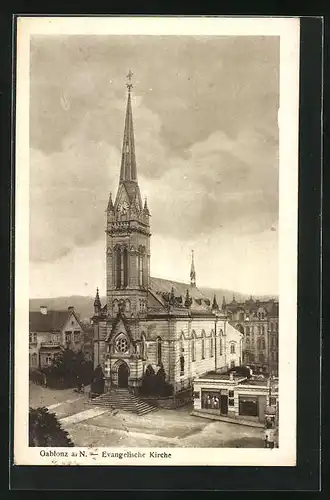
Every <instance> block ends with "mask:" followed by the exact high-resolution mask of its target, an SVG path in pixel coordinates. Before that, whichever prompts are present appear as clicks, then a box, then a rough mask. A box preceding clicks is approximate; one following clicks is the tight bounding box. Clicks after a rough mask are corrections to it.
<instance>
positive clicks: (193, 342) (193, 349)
mask: <svg viewBox="0 0 330 500" xmlns="http://www.w3.org/2000/svg"><path fill="white" fill-rule="evenodd" d="M195 339H196V334H195V332H194V331H193V332H192V338H191V361H196V340H195Z"/></svg>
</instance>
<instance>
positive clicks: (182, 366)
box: [180, 354, 184, 375]
mask: <svg viewBox="0 0 330 500" xmlns="http://www.w3.org/2000/svg"><path fill="white" fill-rule="evenodd" d="M183 374H184V356H183V355H182V354H181V356H180V375H183Z"/></svg>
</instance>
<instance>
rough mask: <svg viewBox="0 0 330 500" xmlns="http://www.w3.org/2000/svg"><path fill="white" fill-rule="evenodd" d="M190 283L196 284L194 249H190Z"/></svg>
mask: <svg viewBox="0 0 330 500" xmlns="http://www.w3.org/2000/svg"><path fill="white" fill-rule="evenodd" d="M190 284H191V286H193V287H195V286H196V271H195V262H194V251H193V250H192V251H191V269H190Z"/></svg>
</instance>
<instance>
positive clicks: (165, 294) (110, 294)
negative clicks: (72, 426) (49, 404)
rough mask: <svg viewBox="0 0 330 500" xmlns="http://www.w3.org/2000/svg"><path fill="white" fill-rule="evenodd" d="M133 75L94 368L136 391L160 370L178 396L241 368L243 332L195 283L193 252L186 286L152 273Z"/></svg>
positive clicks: (98, 308) (111, 382)
mask: <svg viewBox="0 0 330 500" xmlns="http://www.w3.org/2000/svg"><path fill="white" fill-rule="evenodd" d="M128 77H129V80H128V84H127V88H128V97H127V107H126V117H125V128H124V139H123V145H122V157H121V169H120V180H119V186H118V190H117V194H116V197H115V198H114V200H113V199H112V196H111V193H110V197H109V203H108V206H107V212H106V295H107V302H106V304H103V305H102V304H101V302H100V297H99V293H98V290H97V293H96V297H95V301H94V316H93V318H92V322H93V328H94V364H95V367H96V366H98V365H100V366H101V367H102V370H103V372H104V374H105V377H106V389H110V388H111V387H120V388H127V387H128V388H129V389H130V390H131V391H132V392H138V388H139V387H140V386H141V383H142V377H143V375H144V373H145V371H146V369H147V368H148V367H150V366H151V367H152V368H153V370H154V371H155V372H156V373H157V371H158V370H159V368H160V367H162V368H163V369H164V371H165V377H166V381H167V382H168V383H169V384H171V385H172V386H173V389H174V392H175V393H176V392H179V391H181V390H183V389H186V388H188V387H192V381H193V379H194V378H195V377H196V376H199V375H202V374H205V373H207V372H210V371H218V370H220V371H224V370H226V369H228V368H230V367H233V366H237V365H240V364H241V362H242V341H243V335H242V333H241V332H239V331H238V330H237V329H236V328H235V327H234V326H233V325H231V324H229V322H228V321H227V318H226V316H225V314H224V313H223V312H222V311H221V310H220V309H219V307H218V304H217V302H216V299H215V297H214V299H213V302H212V303H211V301H210V299H209V298H207V297H206V296H205V295H204V294H203V293H202V292H201V291H200V290H199V289H198V287H197V286H196V271H195V265H194V256H193V254H192V262H191V271H190V283H189V284H188V283H187V284H186V283H179V282H174V281H170V280H165V279H160V278H153V277H151V276H150V238H151V231H150V217H151V214H150V211H149V208H148V205H147V201H146V200H145V201H144V203H143V202H142V197H141V193H140V188H139V184H138V176H137V163H136V157H135V145H134V131H133V116H132V104H131V89H132V84H131V73H129V75H128ZM187 274H188V273H187Z"/></svg>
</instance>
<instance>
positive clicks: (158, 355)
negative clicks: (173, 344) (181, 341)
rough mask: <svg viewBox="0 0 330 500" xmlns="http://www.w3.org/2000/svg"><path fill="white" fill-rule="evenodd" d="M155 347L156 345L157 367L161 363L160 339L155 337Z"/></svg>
mask: <svg viewBox="0 0 330 500" xmlns="http://www.w3.org/2000/svg"><path fill="white" fill-rule="evenodd" d="M156 345H157V365H160V364H161V363H162V339H161V338H160V337H157V340H156Z"/></svg>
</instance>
